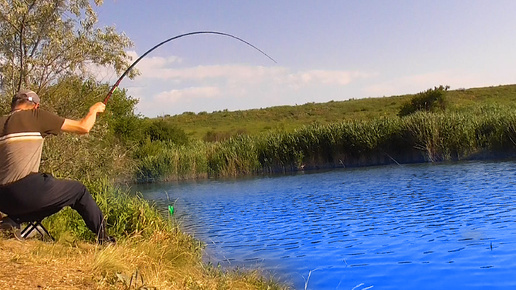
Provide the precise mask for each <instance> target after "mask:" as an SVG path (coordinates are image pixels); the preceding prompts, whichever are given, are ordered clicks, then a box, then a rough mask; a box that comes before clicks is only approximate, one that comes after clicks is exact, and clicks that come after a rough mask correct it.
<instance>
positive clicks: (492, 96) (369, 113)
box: [163, 85, 516, 141]
mask: <svg viewBox="0 0 516 290" xmlns="http://www.w3.org/2000/svg"><path fill="white" fill-rule="evenodd" d="M413 96H414V94H408V95H402V96H390V97H381V98H365V99H351V100H347V101H330V102H327V103H307V104H304V105H296V106H278V107H270V108H265V109H253V110H243V111H227V110H224V111H216V112H212V113H206V112H201V113H198V114H195V113H191V112H185V113H183V114H181V115H175V116H166V117H163V118H165V120H167V122H170V123H171V124H173V125H175V126H178V127H179V128H181V129H183V130H184V131H185V132H186V133H187V134H188V135H189V136H191V137H192V138H195V139H201V140H207V141H215V140H223V139H226V138H229V137H230V136H233V135H236V134H248V135H254V134H260V133H263V132H267V131H271V130H275V131H292V130H294V129H296V128H299V127H302V126H304V125H309V124H312V123H314V122H317V123H320V124H327V123H334V122H341V121H344V120H370V119H374V118H382V117H394V116H396V115H397V113H398V112H399V109H400V107H401V106H402V105H403V104H404V103H405V102H408V101H409V100H410V99H411V98H412V97H413ZM446 102H447V111H465V110H470V109H472V108H474V107H478V106H487V107H490V106H491V107H492V106H510V107H515V109H516V85H503V86H496V87H484V88H471V89H457V90H450V91H448V92H447V94H446Z"/></svg>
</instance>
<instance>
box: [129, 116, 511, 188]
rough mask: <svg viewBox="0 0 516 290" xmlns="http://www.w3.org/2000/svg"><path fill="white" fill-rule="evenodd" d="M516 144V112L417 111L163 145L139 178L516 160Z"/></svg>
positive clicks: (145, 161) (144, 165)
mask: <svg viewBox="0 0 516 290" xmlns="http://www.w3.org/2000/svg"><path fill="white" fill-rule="evenodd" d="M515 144H516V114H515V113H513V111H512V110H510V109H509V108H504V107H495V108H493V107H484V108H477V109H475V110H471V111H469V112H449V113H430V112H418V113H415V114H412V115H409V116H406V117H402V118H400V117H388V118H380V119H374V120H370V121H344V122H339V123H332V124H326V125H320V124H312V125H309V126H304V127H302V128H300V129H297V130H294V131H293V132H275V133H264V134H261V135H256V136H246V135H239V136H236V137H232V138H230V139H229V140H226V141H223V142H216V143H205V142H200V141H199V142H195V143H193V145H187V146H180V147H177V146H176V147H171V146H161V147H159V148H157V150H156V151H155V152H154V153H153V154H151V155H148V156H146V157H145V158H143V161H142V163H141V165H140V169H141V171H140V173H141V175H139V178H140V180H173V179H185V178H190V177H192V176H207V177H224V176H238V175H248V174H262V173H276V172H291V171H298V170H307V169H319V168H336V167H355V166H370V165H383V164H392V163H416V162H442V161H452V160H466V159H477V158H493V157H512V156H514V155H515V153H516V145H515ZM192 159H194V160H195V162H194V163H193V164H195V166H192ZM199 165H200V166H199Z"/></svg>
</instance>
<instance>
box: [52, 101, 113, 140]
mask: <svg viewBox="0 0 516 290" xmlns="http://www.w3.org/2000/svg"><path fill="white" fill-rule="evenodd" d="M105 109H106V105H104V103H102V102H98V103H96V104H94V105H93V106H91V107H90V111H89V112H88V114H86V116H84V118H82V119H80V120H71V119H65V121H64V123H63V125H62V126H61V131H63V132H69V133H76V134H87V133H88V132H90V130H91V128H93V125H94V124H95V121H96V120H97V113H102V112H104V110H105Z"/></svg>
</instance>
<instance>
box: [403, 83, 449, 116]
mask: <svg viewBox="0 0 516 290" xmlns="http://www.w3.org/2000/svg"><path fill="white" fill-rule="evenodd" d="M449 88H450V87H449V86H445V87H444V86H442V85H441V86H439V87H434V88H433V89H428V90H426V91H424V92H421V93H419V94H416V95H415V96H414V97H412V99H411V100H410V102H408V103H406V104H404V105H403V106H402V107H401V109H400V111H399V112H398V116H400V117H404V116H408V115H410V114H413V113H415V112H417V111H425V112H436V111H438V110H440V111H444V109H445V108H446V104H445V99H444V97H445V95H446V91H448V89H449Z"/></svg>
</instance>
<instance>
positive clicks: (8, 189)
mask: <svg viewBox="0 0 516 290" xmlns="http://www.w3.org/2000/svg"><path fill="white" fill-rule="evenodd" d="M39 105H40V98H39V96H38V95H37V94H36V93H35V92H33V91H30V90H21V91H20V92H18V93H17V94H16V95H15V96H14V97H13V99H12V103H11V112H10V113H9V114H8V115H5V116H3V117H1V118H0V211H1V212H3V213H5V214H7V215H8V217H10V218H11V219H12V220H16V219H23V220H25V221H29V220H30V221H37V220H41V219H43V218H45V217H47V216H50V215H52V214H54V213H57V212H58V211H60V210H61V209H62V208H64V207H65V206H70V207H71V208H73V209H74V210H76V211H77V212H78V213H79V214H80V215H81V216H82V218H83V219H84V221H85V223H86V226H87V227H88V228H89V229H90V230H91V231H92V232H93V233H95V234H96V235H97V240H98V242H99V243H101V244H102V243H106V242H113V241H114V240H113V238H111V237H109V236H107V234H106V223H105V221H104V216H103V214H102V212H101V210H100V208H99V207H98V205H97V204H96V202H95V200H94V199H93V197H92V196H91V194H90V193H89V192H88V190H87V189H86V187H85V186H84V185H83V184H82V183H80V182H78V181H74V180H61V179H56V178H54V177H53V176H51V175H50V174H46V173H40V172H39V165H40V161H41V152H42V149H43V139H44V138H45V137H46V136H48V135H57V134H59V133H61V132H70V133H76V134H86V133H88V132H89V131H90V130H91V128H92V127H93V125H94V124H95V121H96V118H97V114H98V113H102V112H104V110H105V105H104V104H103V103H101V102H99V103H96V104H94V105H93V106H91V107H90V109H89V112H88V113H87V114H86V116H84V117H83V118H82V119H80V120H71V119H66V118H62V117H59V116H57V115H55V114H53V113H50V112H47V111H45V110H41V109H39Z"/></svg>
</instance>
